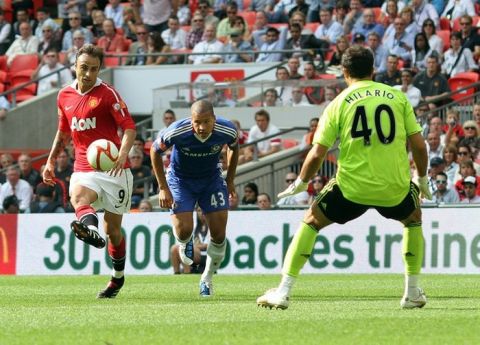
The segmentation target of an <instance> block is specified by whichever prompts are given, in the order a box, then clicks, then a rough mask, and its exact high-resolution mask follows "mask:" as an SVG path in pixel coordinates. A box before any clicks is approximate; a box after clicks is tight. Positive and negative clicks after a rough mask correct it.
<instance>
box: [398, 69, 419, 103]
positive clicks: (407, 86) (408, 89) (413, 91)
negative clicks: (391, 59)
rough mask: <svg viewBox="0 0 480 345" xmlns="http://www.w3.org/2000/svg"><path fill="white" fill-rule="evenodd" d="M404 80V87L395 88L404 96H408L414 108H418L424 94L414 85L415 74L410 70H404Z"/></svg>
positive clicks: (402, 76)
mask: <svg viewBox="0 0 480 345" xmlns="http://www.w3.org/2000/svg"><path fill="white" fill-rule="evenodd" d="M401 78H402V85H395V86H394V88H395V89H397V90H401V91H402V92H403V93H404V94H406V96H407V98H408V100H409V101H410V104H411V105H412V107H414V108H415V107H416V106H417V105H418V103H420V98H421V97H422V93H421V91H420V89H418V88H416V87H415V86H413V84H412V80H413V73H412V71H411V70H409V69H404V70H402V72H401Z"/></svg>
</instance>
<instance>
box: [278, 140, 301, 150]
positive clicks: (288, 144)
mask: <svg viewBox="0 0 480 345" xmlns="http://www.w3.org/2000/svg"><path fill="white" fill-rule="evenodd" d="M282 144H283V148H284V149H289V148H292V147H295V146H297V145H298V140H295V139H282Z"/></svg>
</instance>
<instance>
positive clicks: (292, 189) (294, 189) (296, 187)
mask: <svg viewBox="0 0 480 345" xmlns="http://www.w3.org/2000/svg"><path fill="white" fill-rule="evenodd" d="M307 188H308V183H307V182H303V181H302V179H301V178H300V177H297V179H296V180H295V181H294V182H293V183H292V184H291V185H290V186H288V188H287V189H285V190H284V191H283V192H281V193H278V195H277V197H278V198H279V199H281V198H285V197H287V196H292V195H295V194H298V193H300V192H303V191H306V190H307Z"/></svg>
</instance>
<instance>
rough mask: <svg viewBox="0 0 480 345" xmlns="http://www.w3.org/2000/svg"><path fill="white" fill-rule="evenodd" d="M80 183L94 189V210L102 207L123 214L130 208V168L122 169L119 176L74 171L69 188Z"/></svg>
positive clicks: (131, 187) (98, 172) (131, 182)
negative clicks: (96, 196)
mask: <svg viewBox="0 0 480 345" xmlns="http://www.w3.org/2000/svg"><path fill="white" fill-rule="evenodd" d="M75 185H80V186H83V187H87V188H89V189H91V190H93V191H95V192H96V193H97V195H98V198H97V200H96V201H95V202H94V203H93V204H92V207H93V208H94V209H95V210H99V209H104V210H106V211H109V212H111V213H115V214H124V213H127V212H128V211H129V210H130V206H131V199H132V189H133V175H132V173H131V171H130V169H124V170H123V173H122V175H120V176H118V175H117V176H110V175H109V174H108V173H107V172H101V171H89V172H74V173H73V174H72V177H71V178H70V190H69V193H70V195H72V191H73V187H74V186H75Z"/></svg>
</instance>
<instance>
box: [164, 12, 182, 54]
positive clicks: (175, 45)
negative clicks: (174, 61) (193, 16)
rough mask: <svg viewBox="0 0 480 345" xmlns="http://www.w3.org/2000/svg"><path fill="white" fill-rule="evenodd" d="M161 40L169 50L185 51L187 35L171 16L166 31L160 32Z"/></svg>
mask: <svg viewBox="0 0 480 345" xmlns="http://www.w3.org/2000/svg"><path fill="white" fill-rule="evenodd" d="M162 38H163V41H164V42H165V43H166V44H168V45H169V46H170V48H171V49H185V47H186V46H185V40H186V38H187V33H186V32H185V31H183V30H182V29H181V28H180V22H179V21H178V17H177V16H175V15H171V16H170V18H168V29H167V30H165V31H163V32H162Z"/></svg>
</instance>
